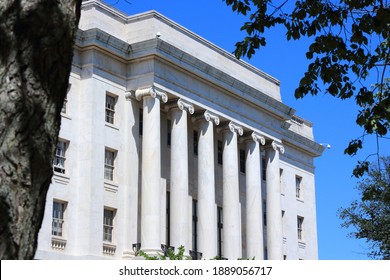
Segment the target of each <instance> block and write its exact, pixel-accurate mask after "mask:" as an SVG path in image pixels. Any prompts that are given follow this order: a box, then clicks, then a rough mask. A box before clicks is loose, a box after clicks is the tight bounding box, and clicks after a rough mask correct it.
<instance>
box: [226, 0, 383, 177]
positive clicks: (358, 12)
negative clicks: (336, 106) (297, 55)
mask: <svg viewBox="0 0 390 280" xmlns="http://www.w3.org/2000/svg"><path fill="white" fill-rule="evenodd" d="M223 1H225V2H226V4H227V5H229V6H231V7H232V10H233V11H235V12H237V13H239V14H242V15H245V16H247V17H248V18H249V21H248V22H246V23H245V24H244V25H243V26H242V28H241V30H243V31H245V32H246V33H247V36H246V37H245V38H244V39H243V40H242V41H241V42H238V43H237V44H236V50H235V52H234V53H235V55H236V57H237V58H240V57H242V56H247V57H248V58H251V56H252V55H254V54H255V52H256V50H257V49H259V48H261V47H262V46H265V45H266V38H265V36H264V32H265V31H266V30H267V29H271V28H272V27H274V26H276V25H280V26H283V27H284V28H285V30H286V39H287V40H299V39H300V38H303V37H307V38H309V37H310V38H312V39H313V42H312V43H311V44H310V46H309V48H308V50H307V53H306V57H307V59H309V60H311V63H310V64H309V66H308V69H307V71H306V73H304V75H303V77H302V79H301V80H300V83H299V86H298V88H297V89H296V91H295V97H296V98H302V97H304V96H306V95H307V94H312V95H317V94H318V93H319V92H320V91H321V87H324V88H325V92H326V93H328V94H330V95H332V96H335V97H338V98H341V99H346V98H351V97H354V98H355V100H356V104H357V105H358V106H359V112H358V114H357V118H356V123H357V124H358V125H359V126H361V127H362V128H363V130H364V132H363V135H362V137H359V138H357V139H353V140H352V141H351V142H350V143H349V145H348V147H347V148H346V149H345V151H344V153H345V154H348V155H355V154H356V153H357V151H358V150H360V149H362V148H363V142H364V136H366V135H370V134H373V135H375V136H376V137H385V136H386V135H387V134H388V131H389V129H390V94H389V81H390V80H389V79H388V78H389V70H388V66H389V61H390V42H389V33H390V3H389V1H388V0H364V1H362V0H339V1H334V0H323V1H320V0H300V1H295V5H292V3H291V1H288V0H282V1H272V0H266V1H260V0H223ZM374 78H376V79H375V81H373V79H374ZM368 80H370V83H369V84H371V83H373V84H374V85H372V86H367V85H366V84H367V83H368ZM378 157H379V154H378ZM367 169H368V162H367V161H362V162H359V164H358V166H357V167H356V168H355V170H354V173H353V174H354V175H355V176H356V177H360V176H363V174H364V173H365V172H366V171H367Z"/></svg>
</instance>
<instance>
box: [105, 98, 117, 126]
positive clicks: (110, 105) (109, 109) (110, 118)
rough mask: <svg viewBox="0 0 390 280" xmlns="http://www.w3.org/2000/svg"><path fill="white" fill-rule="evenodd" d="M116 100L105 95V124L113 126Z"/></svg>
mask: <svg viewBox="0 0 390 280" xmlns="http://www.w3.org/2000/svg"><path fill="white" fill-rule="evenodd" d="M116 100H117V98H116V97H114V96H112V95H109V94H106V122H107V123H110V124H114V117H115V104H116Z"/></svg>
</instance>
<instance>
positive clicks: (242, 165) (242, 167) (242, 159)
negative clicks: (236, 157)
mask: <svg viewBox="0 0 390 280" xmlns="http://www.w3.org/2000/svg"><path fill="white" fill-rule="evenodd" d="M240 171H241V172H242V173H245V150H240Z"/></svg>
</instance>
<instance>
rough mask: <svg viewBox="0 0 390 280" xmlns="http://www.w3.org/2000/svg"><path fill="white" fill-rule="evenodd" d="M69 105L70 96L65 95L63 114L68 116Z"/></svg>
mask: <svg viewBox="0 0 390 280" xmlns="http://www.w3.org/2000/svg"><path fill="white" fill-rule="evenodd" d="M67 105H68V94H66V95H65V99H64V103H63V104H62V109H61V113H63V114H66V113H67V109H68V108H67V107H66V106H67Z"/></svg>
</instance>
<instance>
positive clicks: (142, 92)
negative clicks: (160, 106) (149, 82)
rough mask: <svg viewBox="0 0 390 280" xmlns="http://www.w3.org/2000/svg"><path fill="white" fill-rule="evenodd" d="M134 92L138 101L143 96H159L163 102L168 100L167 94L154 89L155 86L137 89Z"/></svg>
mask: <svg viewBox="0 0 390 280" xmlns="http://www.w3.org/2000/svg"><path fill="white" fill-rule="evenodd" d="M134 94H135V98H136V99H137V100H138V101H140V100H141V99H142V98H144V97H145V96H150V97H153V98H160V99H161V100H162V101H163V102H164V103H167V101H168V95H167V94H166V93H164V92H161V91H158V90H156V88H155V87H150V88H143V89H137V90H136V91H135V93H134Z"/></svg>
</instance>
